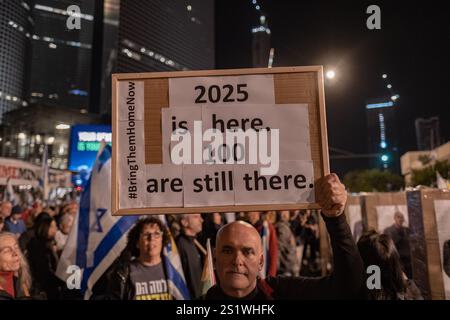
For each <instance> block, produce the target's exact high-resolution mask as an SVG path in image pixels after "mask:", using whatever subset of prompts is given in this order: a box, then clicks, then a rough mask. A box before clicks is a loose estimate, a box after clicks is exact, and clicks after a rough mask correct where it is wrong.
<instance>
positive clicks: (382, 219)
mask: <svg viewBox="0 0 450 320" xmlns="http://www.w3.org/2000/svg"><path fill="white" fill-rule="evenodd" d="M376 210H377V223H378V231H379V232H380V233H384V232H385V230H386V229H387V228H389V227H392V226H393V225H394V224H395V219H394V218H395V216H398V217H399V218H400V219H401V217H403V223H402V226H403V227H408V226H409V220H408V209H407V207H406V205H387V206H376Z"/></svg>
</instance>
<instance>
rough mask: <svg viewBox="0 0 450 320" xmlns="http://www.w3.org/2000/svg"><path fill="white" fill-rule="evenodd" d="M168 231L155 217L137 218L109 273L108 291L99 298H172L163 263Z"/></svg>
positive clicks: (168, 239)
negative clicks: (123, 247)
mask: <svg viewBox="0 0 450 320" xmlns="http://www.w3.org/2000/svg"><path fill="white" fill-rule="evenodd" d="M169 241H170V238H169V232H168V230H167V228H166V227H165V226H164V224H163V223H162V221H161V220H160V219H158V218H155V217H146V218H143V219H140V220H138V222H137V223H136V225H135V226H134V227H133V228H132V229H131V230H130V232H129V233H128V241H127V245H126V247H125V249H124V250H123V251H122V253H121V255H120V257H119V258H118V260H117V261H116V262H115V263H114V265H113V266H112V267H111V268H110V270H109V271H108V274H107V279H108V280H107V289H106V295H103V296H102V297H96V299H99V298H102V299H105V298H106V299H117V300H171V299H173V297H172V296H171V295H170V293H169V288H168V283H167V277H166V271H165V269H164V263H163V257H162V254H163V247H164V246H165V245H167V244H168V242H169Z"/></svg>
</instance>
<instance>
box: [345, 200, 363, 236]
mask: <svg viewBox="0 0 450 320" xmlns="http://www.w3.org/2000/svg"><path fill="white" fill-rule="evenodd" d="M348 220H349V225H350V229H351V231H352V235H353V239H354V240H355V242H356V241H358V240H359V237H361V235H362V232H363V225H362V215H361V205H359V204H351V205H349V206H348Z"/></svg>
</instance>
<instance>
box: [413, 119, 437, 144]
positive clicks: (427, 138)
mask: <svg viewBox="0 0 450 320" xmlns="http://www.w3.org/2000/svg"><path fill="white" fill-rule="evenodd" d="M415 126H416V139H417V150H419V151H423V150H433V149H434V148H437V147H439V146H440V145H441V138H440V137H441V136H440V126H439V117H431V118H429V119H423V118H418V119H416V121H415Z"/></svg>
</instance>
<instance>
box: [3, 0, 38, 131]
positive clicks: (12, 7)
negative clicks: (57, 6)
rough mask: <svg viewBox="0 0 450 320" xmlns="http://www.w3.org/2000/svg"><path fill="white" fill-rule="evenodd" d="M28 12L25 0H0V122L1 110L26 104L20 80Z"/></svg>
mask: <svg viewBox="0 0 450 320" xmlns="http://www.w3.org/2000/svg"><path fill="white" fill-rule="evenodd" d="M30 15H31V7H30V4H29V1H21V0H0V123H1V122H2V119H3V114H4V113H5V112H8V111H11V110H14V109H17V108H19V107H21V106H23V105H27V101H26V99H25V96H26V94H25V86H24V83H25V77H26V59H27V52H28V50H27V49H28V39H29V38H30V36H31V34H30V31H29V29H30V26H31V22H32V20H31V16H30Z"/></svg>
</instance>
